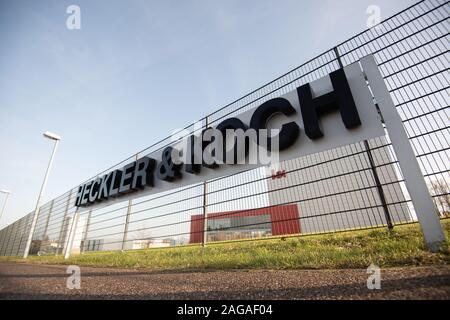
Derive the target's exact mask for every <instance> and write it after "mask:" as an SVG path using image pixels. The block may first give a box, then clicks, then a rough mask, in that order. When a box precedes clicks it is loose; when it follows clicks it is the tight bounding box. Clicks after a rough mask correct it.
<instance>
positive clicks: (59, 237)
mask: <svg viewBox="0 0 450 320" xmlns="http://www.w3.org/2000/svg"><path fill="white" fill-rule="evenodd" d="M72 193H73V189H71V190H70V192H69V198H68V199H67V203H66V208H65V209H64V216H63V220H62V223H61V229H60V230H59V236H58V244H57V247H56V252H55V256H57V255H58V253H59V244H60V243H61V242H62V241H63V239H62V235H63V230H64V224H65V222H66V218H67V213H68V212H69V205H70V198H72ZM62 249H63V252H65V246H64V245H63V248H62Z"/></svg>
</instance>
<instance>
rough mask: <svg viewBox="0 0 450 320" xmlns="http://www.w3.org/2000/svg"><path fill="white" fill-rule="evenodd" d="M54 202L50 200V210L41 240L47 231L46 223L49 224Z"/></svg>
mask: <svg viewBox="0 0 450 320" xmlns="http://www.w3.org/2000/svg"><path fill="white" fill-rule="evenodd" d="M54 202H55V199H53V200H52V202H51V203H50V208H49V209H48V215H47V221H46V222H45V228H44V233H43V234H42V237H43V238H44V237H45V235H46V233H47V230H48V223H49V222H50V216H51V214H52V210H53V204H54Z"/></svg>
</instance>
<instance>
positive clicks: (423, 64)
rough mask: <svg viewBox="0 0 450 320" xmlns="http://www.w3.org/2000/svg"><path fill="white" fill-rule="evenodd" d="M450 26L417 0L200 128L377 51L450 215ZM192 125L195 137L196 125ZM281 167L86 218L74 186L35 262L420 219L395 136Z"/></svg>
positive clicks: (440, 5)
mask: <svg viewBox="0 0 450 320" xmlns="http://www.w3.org/2000/svg"><path fill="white" fill-rule="evenodd" d="M448 19H449V6H448V2H446V1H442V0H427V1H421V2H418V3H417V4H415V5H413V6H411V7H409V8H407V9H405V10H403V11H402V12H400V13H398V14H396V15H395V16H393V17H391V18H389V19H387V20H385V21H383V22H382V23H381V24H379V25H378V26H376V27H374V28H372V29H369V30H366V31H364V32H362V33H360V34H358V35H356V36H354V37H352V38H351V39H349V40H347V41H345V42H343V43H341V44H339V45H337V46H336V47H335V48H332V49H330V50H329V51H327V52H325V53H323V54H321V55H319V56H317V57H315V58H314V59H311V60H310V61H308V62H306V63H304V64H302V65H301V66H299V67H297V68H295V69H293V70H291V71H289V72H288V73H286V74H284V75H282V76H280V77H279V78H277V79H275V80H273V81H271V82H270V83H268V84H266V85H264V86H262V87H260V88H258V89H257V90H255V91H253V92H251V93H249V94H247V95H245V96H244V97H242V98H240V99H238V100H236V101H234V102H232V103H230V104H228V105H227V106H225V107H223V108H221V109H219V110H218V111H216V112H214V113H213V114H210V115H208V116H207V117H205V118H204V119H202V120H201V121H200V122H201V124H202V125H203V126H206V124H208V125H216V124H218V123H219V122H220V121H221V120H223V119H225V118H228V117H230V116H233V115H236V114H239V113H241V112H244V111H247V110H250V109H252V108H254V107H257V106H258V105H260V104H262V103H263V102H265V101H267V100H270V99H272V98H275V97H279V96H281V95H283V94H285V93H287V92H289V91H292V90H294V89H296V88H297V87H298V86H300V85H302V84H305V83H309V82H311V81H314V80H316V79H319V78H321V77H324V76H326V75H328V74H329V73H330V72H332V71H334V70H337V69H338V68H340V67H342V66H347V65H349V64H351V63H354V62H356V61H358V60H359V59H360V58H362V57H363V56H366V55H368V54H373V55H374V56H375V58H376V61H377V63H378V65H379V67H380V70H381V73H382V75H383V77H384V79H385V81H386V84H387V86H388V89H389V91H390V93H391V96H392V98H393V100H394V103H395V104H396V107H397V111H398V112H399V114H400V116H401V118H402V120H403V123H404V125H405V128H406V130H407V133H408V136H409V139H410V142H411V144H412V146H413V149H414V151H415V154H416V156H417V159H418V162H419V164H420V166H421V170H422V172H423V175H424V177H425V179H426V182H427V184H428V185H429V189H430V192H431V194H432V196H433V199H434V201H435V204H436V208H437V211H438V212H439V214H440V215H441V216H442V217H445V216H447V215H449V212H450V207H449V205H450V188H449V183H450V175H449V172H450V160H449V142H450V136H449V127H450V126H449V125H450V121H449V118H450V117H449V108H448V106H449V87H448V83H449V69H448V65H449V63H448V59H449V55H448V52H449V39H448V35H449V21H448ZM186 129H187V130H188V131H189V132H191V133H192V132H194V126H193V125H190V126H188V127H186ZM170 144H171V140H170V138H166V139H163V140H161V141H159V142H157V143H155V144H154V145H152V146H150V147H149V148H147V149H145V150H143V151H141V152H139V153H137V154H136V155H133V156H131V157H130V158H128V159H125V160H124V161H122V162H121V163H119V164H117V165H115V166H113V167H111V168H108V169H107V170H105V171H104V172H103V173H106V172H109V171H111V170H113V169H118V168H120V167H122V166H123V165H124V164H125V163H127V162H129V161H131V160H134V159H135V158H139V157H142V156H145V155H148V154H150V153H153V152H155V151H156V150H160V149H162V148H164V147H165V146H168V145H170ZM280 168H281V170H280ZM272 170H273V168H270V167H269V168H259V169H253V170H249V171H246V172H243V173H239V174H234V175H231V176H227V177H223V178H219V179H214V180H210V181H206V182H204V183H200V184H196V185H192V186H188V187H183V188H179V189H175V190H170V191H167V192H163V193H159V194H156V195H150V196H143V197H140V198H136V199H133V200H129V201H128V200H127V201H117V202H114V203H113V204H110V205H108V206H104V207H98V208H97V207H96V208H94V209H91V210H89V209H80V210H83V211H79V218H78V219H74V217H76V215H75V214H74V213H75V211H76V210H77V209H76V207H75V206H74V201H75V193H76V190H75V188H74V189H73V190H70V191H68V192H66V193H65V194H63V195H61V196H60V197H58V198H55V199H53V200H52V201H50V202H49V203H46V204H44V205H43V206H42V207H41V208H40V211H39V216H38V220H37V225H36V229H35V231H34V234H33V242H32V246H31V249H30V254H62V253H64V252H65V251H66V250H67V249H68V248H70V249H69V250H70V251H71V252H73V253H77V252H78V253H79V252H88V251H102V250H130V249H142V248H153V247H168V246H175V245H188V244H202V243H205V242H215V241H233V240H242V239H254V238H265V237H273V236H290V235H302V234H312V233H329V232H338V231H345V230H353V229H365V228H375V227H380V226H388V227H393V226H395V225H398V224H404V223H410V222H413V221H416V215H415V212H414V209H413V208H412V206H411V203H410V202H411V201H410V198H409V195H408V193H407V191H406V188H405V186H404V181H403V177H402V173H401V170H400V168H399V166H398V163H397V159H396V156H395V153H394V151H393V149H392V147H391V144H390V140H389V136H388V134H387V135H386V136H384V137H380V138H376V139H372V140H370V141H362V142H359V143H356V144H352V145H348V146H344V147H341V148H337V149H333V150H329V151H326V152H322V153H318V154H313V155H308V156H305V157H301V158H297V159H294V160H290V161H286V162H283V163H281V164H280V166H279V168H277V172H275V173H274V172H272ZM280 172H281V174H279V173H280ZM103 173H101V174H103ZM99 175H100V174H99ZM84 210H86V211H84ZM32 218H33V213H30V214H28V215H27V216H25V217H23V218H22V219H19V220H18V221H16V222H14V223H13V224H11V225H9V226H7V227H6V228H4V229H3V230H1V231H0V255H6V256H14V255H22V254H23V250H24V247H25V242H26V238H27V235H28V233H29V228H30V223H31V220H32ZM70 234H74V236H73V239H70V237H69V235H70Z"/></svg>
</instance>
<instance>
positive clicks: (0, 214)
mask: <svg viewBox="0 0 450 320" xmlns="http://www.w3.org/2000/svg"><path fill="white" fill-rule="evenodd" d="M0 193H4V194H5V195H6V196H5V202H3V206H2V211H0V220H1V219H2V216H3V211H5V207H6V201H8V196H9V194H10V193H11V192H10V191H8V190H5V189H2V190H0Z"/></svg>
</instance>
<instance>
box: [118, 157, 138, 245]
mask: <svg viewBox="0 0 450 320" xmlns="http://www.w3.org/2000/svg"><path fill="white" fill-rule="evenodd" d="M134 158H135V159H134V160H136V161H137V160H138V154H136V155H135V157H134ZM132 206H133V203H132V201H131V200H128V207H127V216H126V218H125V228H124V230H123V238H122V251H124V250H125V243H126V242H127V237H128V224H129V222H130V215H131V207H132Z"/></svg>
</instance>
